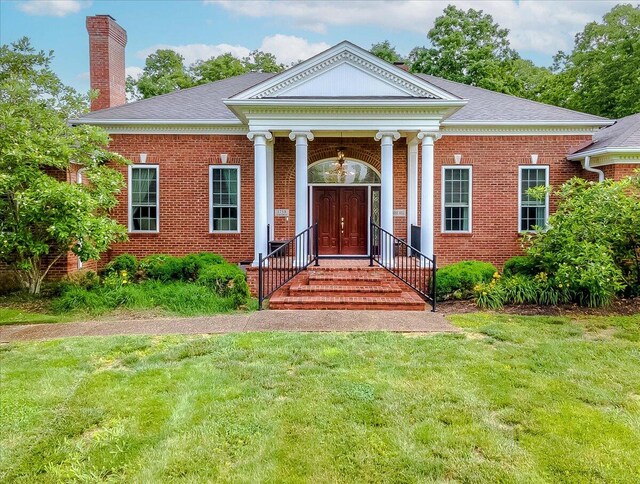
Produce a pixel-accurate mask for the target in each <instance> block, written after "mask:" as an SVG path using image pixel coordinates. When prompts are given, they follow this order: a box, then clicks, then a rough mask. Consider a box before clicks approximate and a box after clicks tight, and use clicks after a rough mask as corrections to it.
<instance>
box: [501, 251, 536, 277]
mask: <svg viewBox="0 0 640 484" xmlns="http://www.w3.org/2000/svg"><path fill="white" fill-rule="evenodd" d="M538 272H540V270H539V268H538V264H537V262H536V260H535V259H534V258H533V257H531V256H528V255H517V256H515V257H512V258H511V259H509V260H508V261H507V262H505V263H504V266H503V268H502V273H503V274H504V275H505V276H515V275H516V274H522V275H525V276H531V277H533V276H535V275H536V274H537V273H538Z"/></svg>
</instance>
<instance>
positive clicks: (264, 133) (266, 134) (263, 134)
mask: <svg viewBox="0 0 640 484" xmlns="http://www.w3.org/2000/svg"><path fill="white" fill-rule="evenodd" d="M256 137H262V138H264V139H265V141H266V140H270V139H272V138H273V134H271V131H249V132H248V133H247V138H249V139H250V140H251V141H254V140H255V138H256Z"/></svg>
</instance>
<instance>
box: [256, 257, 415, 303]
mask: <svg viewBox="0 0 640 484" xmlns="http://www.w3.org/2000/svg"><path fill="white" fill-rule="evenodd" d="M269 308H270V309H356V310H357V309H379V310H404V311H424V310H425V309H426V304H425V302H424V300H423V299H422V298H421V297H420V296H419V295H418V294H417V293H416V292H414V291H413V290H412V289H411V288H410V287H408V286H406V285H405V284H403V283H402V282H400V281H398V280H397V279H395V277H394V276H393V275H391V274H389V273H387V272H386V271H385V270H384V269H380V268H369V267H367V268H357V269H353V270H348V269H344V268H340V269H336V268H313V269H311V268H310V269H309V270H308V271H305V272H302V273H301V274H299V275H298V276H296V277H295V278H294V279H293V281H291V283H290V284H288V285H286V286H285V287H283V288H282V289H280V290H279V291H277V292H276V293H275V294H274V295H273V296H272V297H271V299H270V300H269Z"/></svg>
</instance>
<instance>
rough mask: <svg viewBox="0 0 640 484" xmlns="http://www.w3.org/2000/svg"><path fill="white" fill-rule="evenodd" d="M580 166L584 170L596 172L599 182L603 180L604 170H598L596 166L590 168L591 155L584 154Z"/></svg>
mask: <svg viewBox="0 0 640 484" xmlns="http://www.w3.org/2000/svg"><path fill="white" fill-rule="evenodd" d="M582 167H583V168H584V169H585V170H586V171H590V172H591V173H597V174H598V181H599V182H603V181H604V171H602V170H598V169H597V168H591V157H590V156H585V157H584V164H583V166H582Z"/></svg>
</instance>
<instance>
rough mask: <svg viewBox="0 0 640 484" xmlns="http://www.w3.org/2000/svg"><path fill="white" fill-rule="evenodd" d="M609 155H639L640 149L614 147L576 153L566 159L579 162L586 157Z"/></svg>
mask: <svg viewBox="0 0 640 484" xmlns="http://www.w3.org/2000/svg"><path fill="white" fill-rule="evenodd" d="M610 153H620V154H636V153H640V147H638V148H629V147H624V148H616V147H614V146H612V147H609V148H596V149H594V150H589V151H583V152H581V153H576V154H574V155H569V156H567V159H568V160H571V161H579V160H581V159H583V158H584V157H586V156H600V155H607V154H610Z"/></svg>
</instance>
